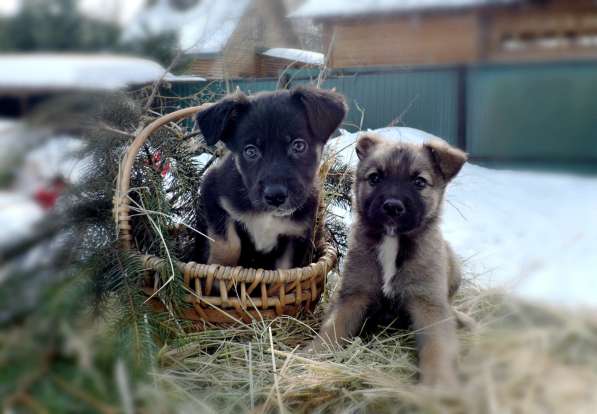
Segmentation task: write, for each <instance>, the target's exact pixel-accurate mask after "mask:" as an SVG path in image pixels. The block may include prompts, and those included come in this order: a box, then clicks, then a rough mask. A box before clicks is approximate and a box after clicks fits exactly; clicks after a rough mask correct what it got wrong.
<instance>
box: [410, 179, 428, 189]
mask: <svg viewBox="0 0 597 414" xmlns="http://www.w3.org/2000/svg"><path fill="white" fill-rule="evenodd" d="M413 183H414V185H415V187H417V188H418V189H419V190H422V189H423V188H425V187H427V185H428V184H429V183H428V182H427V180H426V179H424V178H423V177H421V176H418V177H416V178H415V179H414V181H413Z"/></svg>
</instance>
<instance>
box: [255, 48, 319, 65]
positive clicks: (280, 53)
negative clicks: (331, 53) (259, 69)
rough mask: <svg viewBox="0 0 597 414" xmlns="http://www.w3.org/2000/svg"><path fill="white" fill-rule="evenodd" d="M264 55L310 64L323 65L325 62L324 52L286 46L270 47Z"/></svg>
mask: <svg viewBox="0 0 597 414" xmlns="http://www.w3.org/2000/svg"><path fill="white" fill-rule="evenodd" d="M262 55H265V56H271V57H275V58H280V59H286V60H291V61H293V62H302V63H307V64H309V65H315V66H322V65H323V62H324V55H323V53H318V52H312V51H310V50H301V49H291V48H284V47H274V48H273V49H268V50H266V51H265V52H263V53H262Z"/></svg>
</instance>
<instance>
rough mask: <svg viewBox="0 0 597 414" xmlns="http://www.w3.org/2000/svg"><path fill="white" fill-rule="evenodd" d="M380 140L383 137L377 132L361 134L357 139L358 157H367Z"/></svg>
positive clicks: (361, 158)
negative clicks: (376, 133)
mask: <svg viewBox="0 0 597 414" xmlns="http://www.w3.org/2000/svg"><path fill="white" fill-rule="evenodd" d="M380 142H381V138H379V137H378V136H377V135H375V134H365V135H361V136H360V137H359V139H358V140H357V145H356V151H357V157H358V158H359V160H364V159H365V158H367V157H368V156H369V154H371V152H373V150H374V149H375V147H376V146H377V145H378V144H379V143H380Z"/></svg>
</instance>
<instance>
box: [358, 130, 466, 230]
mask: <svg viewBox="0 0 597 414" xmlns="http://www.w3.org/2000/svg"><path fill="white" fill-rule="evenodd" d="M356 152H357V156H358V158H359V163H358V165H357V172H356V179H355V184H354V194H355V203H354V205H355V207H356V211H357V214H358V215H359V216H360V218H361V220H362V222H363V223H364V224H365V225H367V226H368V227H370V228H372V229H379V232H381V233H383V234H385V235H389V236H393V235H396V234H408V233H415V232H417V231H418V230H420V229H422V228H424V227H425V226H426V225H427V224H428V223H430V222H432V221H434V220H435V219H437V217H438V216H439V213H440V209H441V202H442V199H443V195H444V192H445V189H446V186H447V184H448V183H449V182H450V180H452V178H454V177H455V176H456V174H458V172H459V171H460V169H461V168H462V166H463V164H464V163H465V162H466V159H467V156H466V154H465V153H464V152H462V151H460V150H459V149H457V148H454V147H451V146H450V145H449V144H448V143H446V142H445V141H443V140H441V139H439V138H438V139H433V140H431V141H429V142H426V143H424V144H422V145H417V144H411V143H406V142H398V141H389V140H384V139H382V138H381V137H379V136H377V135H375V134H365V135H362V136H361V137H360V138H359V140H358V141H357V146H356Z"/></svg>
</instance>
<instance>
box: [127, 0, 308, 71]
mask: <svg viewBox="0 0 597 414" xmlns="http://www.w3.org/2000/svg"><path fill="white" fill-rule="evenodd" d="M294 3H296V1H290V2H289V1H283V0H218V1H206V0H188V1H185V2H184V4H183V5H181V4H179V2H176V1H175V0H155V1H154V3H153V4H152V5H150V7H149V8H148V9H146V10H145V11H144V12H142V13H141V14H140V15H139V16H138V17H137V19H136V20H135V22H134V23H133V24H132V25H131V27H130V28H129V29H127V34H126V37H128V38H133V37H137V36H143V35H145V34H158V33H164V32H168V31H172V30H173V29H174V30H175V32H176V34H177V35H178V38H179V44H180V47H181V49H182V50H183V51H184V53H185V55H186V56H187V57H188V58H190V61H191V63H190V70H189V71H188V72H189V73H191V74H193V75H198V76H203V77H207V78H210V79H230V78H232V79H234V78H240V77H275V76H278V75H279V73H280V72H281V71H283V70H284V69H285V68H287V67H294V68H296V67H303V66H305V65H306V66H312V65H313V63H312V62H311V61H305V62H303V61H300V60H299V61H297V60H289V59H287V57H288V56H291V55H292V53H289V54H288V53H286V54H285V53H282V54H281V55H280V56H274V55H272V54H267V53H265V52H267V51H269V50H272V49H276V50H280V49H289V50H298V49H299V47H300V42H299V39H298V37H297V35H296V33H295V32H294V30H293V26H292V24H291V21H290V20H288V19H287V17H286V16H287V14H288V9H287V7H286V4H294ZM295 55H297V56H299V57H300V56H302V54H301V53H298V54H296V53H295Z"/></svg>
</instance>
